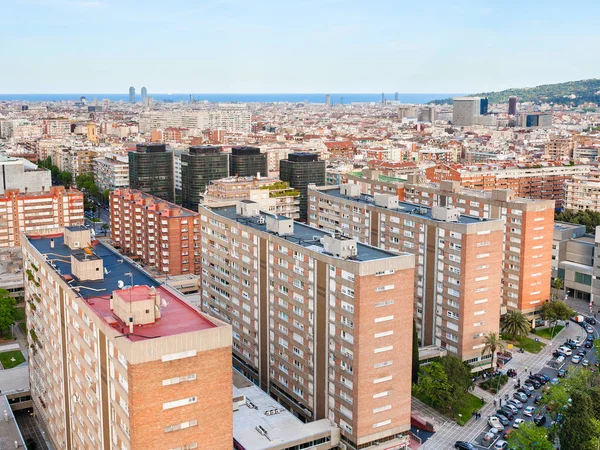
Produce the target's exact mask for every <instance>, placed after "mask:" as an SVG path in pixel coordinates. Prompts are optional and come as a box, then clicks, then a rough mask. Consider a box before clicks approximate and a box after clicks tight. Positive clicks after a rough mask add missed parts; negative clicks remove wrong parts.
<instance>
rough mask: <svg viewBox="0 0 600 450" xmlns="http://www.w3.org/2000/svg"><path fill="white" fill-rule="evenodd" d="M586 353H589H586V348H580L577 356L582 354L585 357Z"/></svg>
mask: <svg viewBox="0 0 600 450" xmlns="http://www.w3.org/2000/svg"><path fill="white" fill-rule="evenodd" d="M585 355H587V353H586V351H585V350H579V351H578V352H577V356H581V357H582V358H583V357H584V356H585Z"/></svg>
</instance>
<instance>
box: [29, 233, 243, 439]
mask: <svg viewBox="0 0 600 450" xmlns="http://www.w3.org/2000/svg"><path fill="white" fill-rule="evenodd" d="M90 241H91V236H90V232H89V230H87V229H85V228H83V227H67V228H65V229H64V230H60V231H57V230H53V231H52V232H51V233H50V234H45V233H41V234H37V235H31V236H29V237H27V238H25V239H24V240H23V253H24V262H23V264H24V267H25V269H26V273H27V277H28V279H27V282H26V289H25V304H26V315H27V328H28V330H29V332H28V335H27V339H28V344H29V346H28V347H29V376H30V386H31V398H32V401H33V410H34V415H35V416H36V418H37V419H38V422H39V423H40V424H41V425H42V427H43V429H45V437H46V439H47V440H48V441H49V442H50V443H51V444H52V446H53V448H56V449H64V450H75V449H120V450H126V449H127V450H129V449H144V448H145V449H174V448H178V449H200V448H210V449H229V448H231V447H232V438H233V433H232V403H231V399H232V397H231V392H232V370H231V327H230V326H229V325H227V324H224V323H223V322H221V321H219V320H216V319H214V318H211V317H209V316H207V315H205V314H202V313H200V312H198V311H197V310H195V309H193V308H192V307H190V306H189V305H187V304H186V303H185V301H184V300H183V299H182V298H181V297H180V296H179V294H178V293H177V292H176V291H174V290H171V289H169V288H167V287H165V286H163V285H159V283H158V282H156V281H155V280H154V279H152V278H151V277H150V276H149V275H147V274H146V273H145V272H142V271H141V270H140V269H138V268H137V266H136V265H134V264H130V263H129V262H128V261H126V260H124V259H123V257H122V256H121V255H119V254H117V253H115V252H113V251H111V250H110V249H109V248H108V247H105V246H103V245H102V244H96V245H94V246H92V245H91V244H88V243H89V242H90ZM125 283H127V284H125Z"/></svg>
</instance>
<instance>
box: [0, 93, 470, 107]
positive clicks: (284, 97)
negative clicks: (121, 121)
mask: <svg viewBox="0 0 600 450" xmlns="http://www.w3.org/2000/svg"><path fill="white" fill-rule="evenodd" d="M326 95H329V96H330V101H331V104H332V105H337V104H340V103H342V102H343V103H344V104H349V103H378V102H381V93H352V92H350V93H331V94H326V93H311V94H309V93H212V94H207V93H152V92H149V93H148V97H150V98H152V99H153V100H155V101H158V102H163V101H165V100H166V101H168V102H189V101H190V97H191V96H193V98H194V101H195V102H209V103H302V102H308V103H322V104H324V103H325V96H326ZM397 95H398V101H399V102H400V103H406V104H423V103H428V102H430V101H433V100H439V99H444V98H449V97H453V96H459V95H465V94H464V93H400V92H399V93H397ZM81 97H85V99H86V101H88V102H91V101H93V100H94V99H97V100H98V101H99V102H100V101H103V100H109V101H112V102H118V101H123V102H128V101H129V93H128V92H125V93H62V94H58V93H57V94H42V93H38V94H1V93H0V101H11V102H12V101H21V102H31V103H38V102H63V101H79V100H80V99H81ZM395 98H396V93H395V92H391V93H384V99H385V100H387V101H394V100H395ZM136 101H137V102H139V101H141V95H140V94H139V91H138V92H136Z"/></svg>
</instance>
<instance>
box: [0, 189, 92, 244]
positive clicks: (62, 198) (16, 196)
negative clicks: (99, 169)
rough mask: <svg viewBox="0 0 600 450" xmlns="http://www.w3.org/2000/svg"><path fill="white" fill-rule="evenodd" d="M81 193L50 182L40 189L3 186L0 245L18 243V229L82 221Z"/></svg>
mask: <svg viewBox="0 0 600 450" xmlns="http://www.w3.org/2000/svg"><path fill="white" fill-rule="evenodd" d="M83 222H84V217H83V194H82V193H81V192H79V191H77V190H75V189H69V190H65V188H64V187H63V186H52V187H49V189H48V190H45V191H40V192H20V191H19V190H18V189H12V190H6V191H4V194H2V195H1V196H0V247H18V246H20V245H21V235H22V233H31V232H34V231H36V230H53V229H57V228H60V227H68V226H74V225H83Z"/></svg>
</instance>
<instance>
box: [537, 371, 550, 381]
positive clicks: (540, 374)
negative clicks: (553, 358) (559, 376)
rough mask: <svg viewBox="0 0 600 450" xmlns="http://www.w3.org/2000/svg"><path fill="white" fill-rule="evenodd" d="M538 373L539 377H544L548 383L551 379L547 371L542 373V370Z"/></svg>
mask: <svg viewBox="0 0 600 450" xmlns="http://www.w3.org/2000/svg"><path fill="white" fill-rule="evenodd" d="M536 375H537V376H538V377H539V378H542V379H544V381H545V382H546V383H547V382H548V381H550V377H549V376H548V375H546V374H545V373H542V372H540V373H537V374H536Z"/></svg>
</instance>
